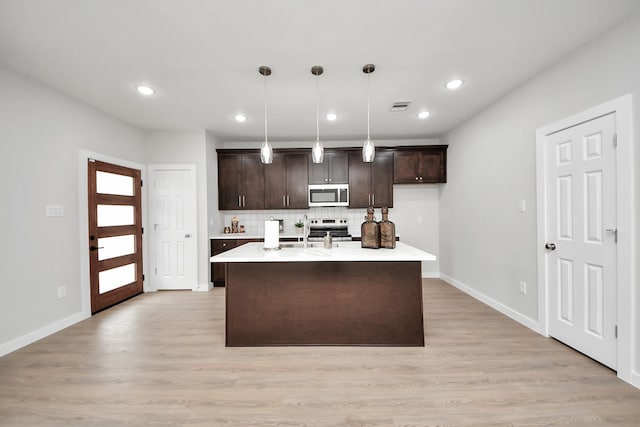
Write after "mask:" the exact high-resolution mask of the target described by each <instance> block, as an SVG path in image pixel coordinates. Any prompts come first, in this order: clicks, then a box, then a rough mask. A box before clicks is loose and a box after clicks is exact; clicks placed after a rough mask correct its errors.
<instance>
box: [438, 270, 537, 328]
mask: <svg viewBox="0 0 640 427" xmlns="http://www.w3.org/2000/svg"><path fill="white" fill-rule="evenodd" d="M440 278H441V279H442V280H444V281H445V282H447V283H449V284H450V285H452V286H454V287H456V288H458V289H460V290H461V291H462V292H464V293H465V294H468V295H470V296H472V297H473V298H475V299H477V300H478V301H480V302H482V303H484V304H486V305H488V306H489V307H491V308H493V309H494V310H497V311H499V312H500V313H502V314H504V315H505V316H507V317H510V318H511V319H513V320H515V321H516V322H518V323H520V324H522V325H524V326H526V327H527V328H529V329H531V330H533V331H535V332H537V333H540V331H539V330H538V328H539V325H538V321H537V320H534V319H532V318H530V317H527V316H525V315H523V314H521V313H518V312H517V311H515V310H513V309H512V308H509V307H507V306H506V305H504V304H502V303H501V302H498V301H496V300H494V299H493V298H491V297H488V296H486V295H485V294H483V293H481V292H478V291H476V290H475V289H473V288H471V287H469V286H467V285H465V284H464V283H461V282H459V281H457V280H456V279H454V278H453V277H449V276H447V275H446V274H442V273H440Z"/></svg>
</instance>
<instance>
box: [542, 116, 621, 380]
mask: <svg viewBox="0 0 640 427" xmlns="http://www.w3.org/2000/svg"><path fill="white" fill-rule="evenodd" d="M615 125H616V116H615V113H611V114H607V115H605V116H602V117H599V118H595V119H593V120H590V121H587V122H584V123H581V124H578V125H576V126H573V127H570V128H568V129H565V130H562V131H559V132H556V133H554V134H551V135H548V136H546V137H545V157H546V158H545V163H546V164H545V170H546V172H545V175H546V176H545V182H546V186H547V203H546V206H547V211H546V216H547V224H548V227H547V236H546V237H547V245H546V247H547V252H546V256H547V266H548V267H547V271H546V274H547V281H548V286H549V287H548V302H549V305H548V307H549V335H551V336H553V337H554V338H557V339H559V340H560V341H562V342H564V343H566V344H568V345H570V346H571V347H573V348H575V349H577V350H578V351H580V352H582V353H584V354H586V355H587V356H589V357H591V358H593V359H595V360H597V361H599V362H600V363H602V364H604V365H606V366H609V367H611V368H613V369H616V333H617V332H616V315H617V304H616V293H617V277H616V276H617V274H616V256H617V255H616V243H617V230H616V222H615V221H616V199H615V197H616V170H615V168H616V157H615Z"/></svg>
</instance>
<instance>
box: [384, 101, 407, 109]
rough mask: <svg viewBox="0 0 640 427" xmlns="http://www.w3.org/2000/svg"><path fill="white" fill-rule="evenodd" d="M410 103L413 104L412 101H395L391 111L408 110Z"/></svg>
mask: <svg viewBox="0 0 640 427" xmlns="http://www.w3.org/2000/svg"><path fill="white" fill-rule="evenodd" d="M409 105H411V101H395V102H394V103H393V104H391V109H390V110H389V111H392V112H396V111H407V108H409Z"/></svg>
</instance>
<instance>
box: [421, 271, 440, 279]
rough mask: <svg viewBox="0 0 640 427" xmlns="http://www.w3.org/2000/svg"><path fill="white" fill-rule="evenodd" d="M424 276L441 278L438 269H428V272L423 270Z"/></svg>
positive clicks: (426, 277) (424, 277) (425, 277)
mask: <svg viewBox="0 0 640 427" xmlns="http://www.w3.org/2000/svg"><path fill="white" fill-rule="evenodd" d="M422 278H423V279H439V278H440V273H438V272H437V271H435V272H434V271H427V272H426V273H425V272H424V271H423V272H422Z"/></svg>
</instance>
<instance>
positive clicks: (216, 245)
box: [211, 237, 298, 287]
mask: <svg viewBox="0 0 640 427" xmlns="http://www.w3.org/2000/svg"><path fill="white" fill-rule="evenodd" d="M297 240H298V239H297V238H292V237H286V238H282V239H280V241H281V242H295V241H297ZM263 241H264V239H211V256H214V255H218V254H221V253H223V252H226V251H228V250H230V249H233V248H237V247H238V246H242V245H244V244H245V243H249V242H263ZM226 265H227V264H226V263H219V262H212V263H211V281H212V282H213V285H214V286H220V287H224V286H225V283H226V279H227V278H226V275H225V271H226Z"/></svg>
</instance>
